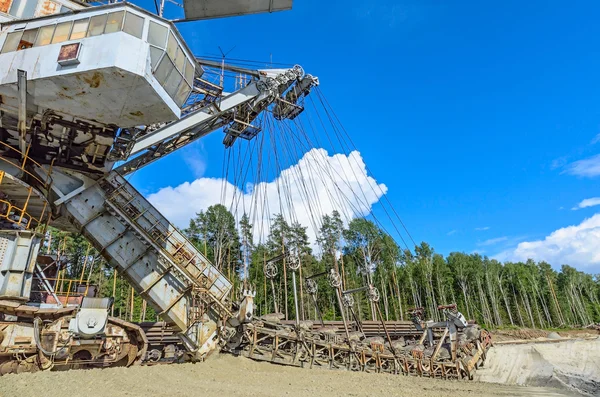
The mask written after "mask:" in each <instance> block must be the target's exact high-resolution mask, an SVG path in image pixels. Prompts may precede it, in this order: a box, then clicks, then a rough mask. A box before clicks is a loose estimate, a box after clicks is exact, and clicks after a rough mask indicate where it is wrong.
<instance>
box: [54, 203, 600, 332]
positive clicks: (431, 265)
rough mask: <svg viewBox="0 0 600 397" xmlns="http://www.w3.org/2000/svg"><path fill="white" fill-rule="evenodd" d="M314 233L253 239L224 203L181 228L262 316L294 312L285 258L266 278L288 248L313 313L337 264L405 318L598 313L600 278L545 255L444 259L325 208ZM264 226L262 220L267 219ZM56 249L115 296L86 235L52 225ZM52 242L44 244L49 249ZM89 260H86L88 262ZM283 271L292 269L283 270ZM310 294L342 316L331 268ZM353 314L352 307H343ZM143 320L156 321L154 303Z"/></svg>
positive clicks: (357, 308)
mask: <svg viewBox="0 0 600 397" xmlns="http://www.w3.org/2000/svg"><path fill="white" fill-rule="evenodd" d="M320 225H321V226H320V228H319V230H318V231H317V239H316V244H317V245H318V249H316V250H314V252H313V249H312V247H311V242H310V241H309V238H308V236H307V232H306V231H307V229H306V227H304V226H302V225H300V224H298V223H297V222H292V223H291V224H289V223H288V222H287V221H286V219H285V218H284V217H283V216H282V215H281V214H277V215H275V216H274V217H273V218H272V220H271V225H270V228H269V231H270V232H269V235H268V237H267V240H266V241H265V242H261V243H259V244H255V240H254V237H253V235H252V230H253V226H252V225H251V224H250V221H249V219H248V217H247V216H246V215H244V216H243V217H242V219H241V220H240V222H239V224H236V221H235V217H234V216H233V215H232V214H231V213H230V212H229V211H228V210H227V209H226V208H225V207H224V206H222V205H215V206H211V207H209V208H208V209H207V210H206V211H205V212H200V213H198V214H197V215H196V217H195V218H194V219H192V220H190V225H189V227H188V228H187V229H185V231H184V232H185V233H186V234H187V236H188V237H189V238H190V240H191V241H192V242H193V243H194V244H195V245H196V247H197V248H198V249H199V250H200V251H201V252H206V255H207V256H208V258H209V259H210V260H211V261H213V263H215V265H216V266H218V267H219V268H220V269H222V270H223V271H224V272H225V274H226V275H228V276H229V277H230V279H231V280H232V282H233V283H234V286H235V289H236V290H237V289H239V287H240V283H242V282H243V280H244V278H245V275H244V269H245V268H247V278H248V279H247V280H246V281H247V284H249V285H251V286H252V287H253V288H255V289H256V297H255V304H256V308H257V313H256V314H257V315H261V314H266V313H271V312H273V311H274V308H275V302H277V304H278V307H279V311H280V312H283V313H287V315H288V318H294V316H295V313H294V310H295V309H294V306H295V305H294V298H293V297H294V294H293V287H292V282H291V272H292V271H291V270H290V269H289V268H285V269H284V263H285V260H284V259H282V260H280V261H278V262H276V263H275V264H276V266H277V268H278V275H277V276H276V277H275V278H273V279H272V280H270V279H268V278H266V277H265V266H266V264H267V262H268V261H269V260H270V259H272V258H275V257H277V256H278V255H280V254H281V253H282V252H284V250H285V251H286V252H292V253H294V254H298V255H299V257H300V262H301V267H300V269H299V270H298V272H297V273H296V279H297V292H298V299H299V311H300V317H301V318H305V319H313V320H317V318H318V316H317V312H316V310H315V305H314V303H313V298H312V297H311V296H310V295H309V294H308V293H307V291H306V285H305V279H306V278H307V277H310V276H314V275H318V274H321V273H324V272H328V271H329V270H330V269H337V271H338V272H339V273H340V274H342V278H343V288H344V289H346V290H348V289H354V288H359V287H363V286H365V285H369V284H370V285H373V286H375V287H376V288H378V289H379V292H380V296H381V299H380V300H379V301H378V302H377V305H379V308H380V311H381V313H382V315H383V316H384V317H385V319H388V320H396V319H403V320H407V319H408V316H407V311H408V310H409V308H410V307H424V308H425V311H426V316H427V317H428V318H433V319H440V313H439V311H438V310H437V306H438V305H442V304H448V303H454V302H455V303H457V305H458V307H459V310H460V311H461V312H463V314H465V316H466V317H468V318H470V319H475V320H477V321H478V322H479V323H481V324H484V325H486V326H489V327H498V328H512V327H533V328H548V329H550V328H552V329H553V328H567V327H573V326H585V325H588V324H590V323H593V322H599V321H600V279H599V278H598V276H593V275H590V274H586V273H583V272H581V271H578V270H576V269H575V268H573V267H571V266H568V265H563V266H562V267H561V269H560V271H557V270H555V269H554V268H553V267H552V266H550V264H548V263H546V262H534V261H532V260H529V261H526V262H516V263H513V262H506V263H500V262H498V261H497V260H494V259H490V258H488V257H482V256H481V255H479V254H466V253H463V252H452V253H450V254H449V255H448V256H446V257H444V256H442V255H440V254H438V253H436V252H435V251H434V249H433V248H432V247H431V246H429V244H427V243H425V242H423V243H421V244H419V245H418V246H416V247H414V250H413V251H410V250H406V249H404V250H403V249H401V248H400V247H398V245H397V244H396V243H395V241H394V240H393V239H392V238H391V237H390V236H389V235H387V234H386V233H384V232H383V231H382V230H381V229H380V228H379V227H378V226H377V225H376V224H375V223H374V222H372V221H370V220H368V219H365V218H357V219H353V220H352V221H351V222H350V223H349V224H348V225H347V227H345V226H344V223H343V222H342V220H341V217H340V214H339V213H337V212H333V213H332V214H331V215H325V216H324V217H323V218H322V222H321V223H320ZM263 227H265V226H263ZM50 233H51V234H52V242H51V247H50V250H51V251H53V252H56V251H61V252H63V253H64V254H65V255H67V256H68V257H69V262H70V265H69V277H78V275H79V274H80V273H81V269H82V268H83V266H84V263H86V266H88V268H89V266H90V263H92V262H93V263H94V266H93V270H92V272H91V275H90V282H91V283H94V284H96V285H98V286H99V291H100V294H101V295H102V296H113V282H114V279H113V275H114V273H113V270H112V269H111V268H110V267H109V266H108V265H107V264H106V263H105V262H104V261H103V260H102V259H101V258H100V256H99V254H98V253H97V252H96V251H95V250H94V249H93V248H88V244H87V242H86V241H85V240H84V239H83V238H82V237H80V236H73V235H67V234H65V233H62V232H58V231H56V230H51V231H50ZM44 249H46V248H44ZM86 258H87V262H86ZM284 274H285V276H286V277H284ZM116 280H117V281H116V283H115V284H114V296H115V309H114V310H115V315H116V316H121V317H123V318H126V319H129V318H132V319H133V320H134V321H138V320H139V319H140V318H141V317H142V316H141V310H142V300H141V298H140V297H139V296H137V295H135V294H134V305H133V312H132V313H131V288H130V287H129V285H128V283H127V281H126V280H124V279H122V278H121V277H120V276H117V279H116ZM315 281H316V282H317V286H318V291H317V293H316V295H315V296H314V298H315V299H316V302H317V306H318V308H319V309H320V311H321V313H322V315H323V317H324V319H325V320H333V319H337V320H339V319H341V313H340V308H339V305H338V302H337V297H336V294H335V291H334V290H333V289H332V288H331V287H330V286H329V284H328V281H327V278H326V277H325V276H320V277H316V278H315ZM354 298H355V304H354V306H353V311H354V312H355V314H356V315H357V316H358V317H359V318H360V319H374V318H377V311H376V310H375V306H374V305H373V304H371V302H370V301H369V300H368V299H367V296H366V294H365V292H357V293H355V294H354ZM346 314H347V315H348V316H349V317H351V313H350V312H349V311H348V312H347V313H346ZM145 318H146V320H153V319H155V313H154V311H153V310H152V309H151V308H149V307H148V309H147V312H146V317H145Z"/></svg>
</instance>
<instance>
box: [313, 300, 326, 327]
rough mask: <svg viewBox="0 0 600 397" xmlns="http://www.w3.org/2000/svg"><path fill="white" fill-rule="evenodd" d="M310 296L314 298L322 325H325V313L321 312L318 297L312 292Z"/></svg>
mask: <svg viewBox="0 0 600 397" xmlns="http://www.w3.org/2000/svg"><path fill="white" fill-rule="evenodd" d="M310 297H311V298H312V300H313V303H314V304H315V310H316V311H317V315H318V316H319V321H321V325H322V326H323V327H324V326H325V321H323V314H321V309H319V305H318V304H317V297H316V296H315V294H310Z"/></svg>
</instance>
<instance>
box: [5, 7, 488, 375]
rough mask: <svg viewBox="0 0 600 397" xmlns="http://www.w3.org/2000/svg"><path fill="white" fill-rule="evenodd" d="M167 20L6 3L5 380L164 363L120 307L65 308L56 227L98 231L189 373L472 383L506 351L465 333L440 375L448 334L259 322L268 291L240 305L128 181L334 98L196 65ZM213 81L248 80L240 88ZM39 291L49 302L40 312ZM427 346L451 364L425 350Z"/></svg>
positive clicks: (263, 72) (281, 79) (129, 11)
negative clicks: (301, 371)
mask: <svg viewBox="0 0 600 397" xmlns="http://www.w3.org/2000/svg"><path fill="white" fill-rule="evenodd" d="M291 6H292V0H248V1H218V0H186V1H184V4H183V9H184V12H185V20H202V19H208V18H217V17H224V16H234V15H243V14H250V13H258V12H273V11H282V10H288V9H291ZM163 7H164V1H163V2H161V3H160V7H157V13H156V14H155V13H151V12H149V11H147V10H145V9H143V8H140V7H138V6H136V5H134V4H131V3H128V2H117V3H110V4H103V5H95V6H90V5H88V4H85V3H80V2H78V1H74V0H8V1H2V2H0V374H6V373H19V372H26V371H38V370H50V369H52V368H57V369H60V368H63V369H64V368H82V367H86V368H89V367H109V366H116V365H125V366H126V365H132V364H138V363H141V362H143V361H144V360H146V359H147V357H148V354H147V353H148V352H147V349H148V339H147V336H146V334H145V332H144V330H143V329H142V328H140V327H139V326H138V325H136V324H133V323H130V322H127V321H124V320H121V319H118V318H115V317H112V316H110V315H109V314H110V307H111V305H112V299H111V298H101V297H95V296H93V294H87V295H86V296H83V297H82V299H80V300H79V301H77V302H76V303H75V304H73V302H72V301H70V300H69V298H68V297H67V299H64V297H62V296H61V297H59V296H57V294H56V288H58V283H57V282H56V278H53V277H52V275H51V274H50V273H51V272H52V266H51V264H52V263H56V261H57V260H60V258H53V257H51V255H50V254H49V253H48V250H47V249H46V248H47V247H46V245H47V244H49V243H48V242H47V241H46V240H45V235H46V231H47V228H48V226H52V227H55V228H57V229H59V230H63V231H68V232H74V233H79V234H81V235H83V236H84V237H85V238H86V239H87V240H88V241H89V242H90V244H91V245H92V246H93V247H94V248H95V249H96V250H97V251H98V252H99V253H100V255H101V256H102V257H103V258H104V259H105V260H106V262H107V263H108V264H109V265H110V266H111V267H113V268H114V269H116V270H117V271H118V273H119V274H120V275H122V276H123V277H124V278H125V279H126V280H127V282H128V283H129V284H130V285H131V287H132V288H133V289H134V290H135V291H136V293H137V294H139V295H140V296H141V297H142V298H143V299H144V300H145V301H146V302H147V303H148V304H149V305H150V306H151V307H152V308H154V309H155V311H156V312H157V313H158V315H159V317H160V318H162V319H163V320H164V321H166V322H168V323H169V324H171V326H172V327H173V329H174V330H175V332H176V334H177V336H178V337H179V340H180V343H181V345H182V346H183V347H184V349H185V352H186V356H187V358H188V359H190V360H203V359H205V358H206V357H207V356H208V355H209V354H210V353H211V352H213V351H215V350H219V349H221V350H225V351H230V352H232V353H235V354H242V355H246V356H248V357H250V358H254V359H261V360H265V359H267V358H268V359H269V361H272V362H280V363H286V364H290V365H297V366H316V365H318V366H324V365H328V366H329V367H335V368H341V367H344V368H349V369H354V370H374V371H375V370H376V371H384V372H395V373H414V374H419V375H421V376H424V375H425V376H438V375H439V376H442V377H453V378H460V377H465V376H467V377H469V375H470V374H471V373H472V370H473V368H475V367H476V366H477V365H479V364H480V363H482V362H483V360H484V359H485V351H486V350H487V348H488V347H489V341H488V340H487V339H486V338H485V337H484V336H482V334H481V333H477V334H476V335H475V336H473V337H472V338H470V339H469V340H467V341H464V342H465V343H463V344H462V345H461V346H459V345H458V344H457V343H458V339H456V338H454V337H453V338H452V343H453V345H452V346H453V347H452V354H449V355H448V357H446V358H444V360H446V361H443V360H442V361H440V360H441V359H439V358H438V356H440V355H439V351H440V349H442V348H443V346H445V344H446V342H445V338H446V335H447V334H448V332H447V331H444V327H448V325H447V324H446V325H444V324H436V327H437V328H433V331H430V332H429V333H428V334H427V335H428V337H427V338H423V340H422V341H420V345H417V344H415V345H414V346H413V347H415V348H404V346H402V347H403V349H404V350H402V351H406V352H408V353H406V354H404V353H402V354H400V350H398V349H396V348H395V347H394V346H396V345H394V343H393V342H392V341H391V340H389V341H388V342H389V343H387V344H386V343H380V341H379V342H378V341H367V340H366V339H365V338H364V336H356V335H349V332H347V335H346V336H340V335H338V334H331V333H328V332H325V331H323V332H321V331H318V330H314V329H312V328H311V327H309V326H307V325H306V324H300V322H297V324H295V325H292V326H288V325H282V324H279V322H278V321H277V320H276V319H274V320H273V319H271V320H269V319H264V318H262V319H255V318H253V304H252V298H253V293H252V291H243V294H242V295H243V296H242V297H241V300H240V301H238V302H232V301H231V300H230V297H231V296H232V294H231V293H230V292H231V289H232V284H231V282H230V281H229V280H228V279H227V278H226V277H225V276H224V274H222V273H221V272H220V271H219V269H217V268H216V267H215V266H213V265H212V264H211V263H210V261H209V260H208V259H207V258H206V257H205V256H204V255H203V254H202V253H201V252H199V251H198V250H197V249H196V248H195V247H194V245H193V244H192V243H191V242H190V241H188V240H187V239H186V237H185V236H184V234H183V233H182V232H181V231H179V230H178V229H177V228H176V227H175V226H174V225H172V224H171V223H170V222H169V221H168V220H167V219H166V218H165V217H164V216H163V215H162V214H161V213H160V212H159V211H158V210H157V209H156V208H155V207H153V206H152V205H151V204H150V203H149V202H148V200H147V199H146V198H144V196H143V195H142V194H141V193H140V192H138V191H137V190H136V189H135V188H134V187H133V186H132V185H131V184H130V183H129V182H128V181H127V180H126V178H125V177H126V176H127V175H128V174H131V173H132V172H134V171H136V170H139V169H141V168H143V167H144V166H146V165H148V164H150V163H152V162H154V161H156V160H159V159H161V158H163V157H164V156H166V155H168V154H170V153H172V152H174V151H176V150H179V149H181V148H183V147H185V146H187V145H189V144H191V143H193V142H195V141H197V140H198V139H200V138H202V137H204V136H206V135H207V134H209V133H211V132H214V131H217V130H222V131H223V134H224V139H223V144H224V145H225V147H231V146H232V145H234V144H235V142H236V141H237V140H239V139H243V140H251V139H253V138H254V137H255V136H256V135H257V134H259V133H260V131H261V128H260V126H257V125H255V124H256V120H257V119H258V118H259V117H260V116H261V114H263V113H264V112H271V113H273V115H274V116H275V118H276V119H277V120H279V121H281V122H285V120H291V119H294V118H295V117H297V116H299V115H300V114H301V113H302V111H303V110H304V107H303V100H304V98H305V97H306V96H307V95H309V94H310V92H311V89H312V88H313V87H315V86H317V85H318V84H319V80H318V79H317V78H316V77H314V76H312V75H310V74H306V73H305V72H304V70H303V69H302V67H300V66H294V67H292V68H287V69H257V70H255V69H249V68H240V67H237V66H232V65H227V64H225V63H219V62H214V61H209V60H203V59H200V58H197V57H195V56H194V54H193V53H192V51H191V50H190V48H189V47H188V45H187V44H186V42H185V41H184V39H183V38H182V36H181V35H180V34H179V32H178V30H177V28H176V26H175V24H174V22H173V21H171V20H168V19H166V18H164V17H163V16H162V15H163ZM209 68H217V69H220V70H221V72H222V73H224V72H225V71H227V72H234V73H238V74H243V75H244V76H247V77H248V79H244V82H243V83H240V84H239V85H237V86H236V87H235V89H229V88H228V87H225V86H224V84H222V81H221V82H220V83H219V82H215V81H213V80H211V79H210V78H209V76H207V70H208V69H209ZM288 263H294V261H293V260H289V261H288ZM34 281H35V283H36V284H40V285H41V286H42V288H43V289H44V291H45V292H44V294H43V296H44V299H41V300H40V299H37V301H35V302H34V300H32V285H33V284H34ZM448 324H450V325H449V327H450V329H452V330H454V331H456V326H455V325H454V322H452V321H450V320H449V322H448ZM459 325H462V328H468V327H469V325H468V324H466V323H461V324H459ZM440 327H441V328H440ZM440 329H441V331H440ZM440 333H441V334H443V337H442V338H441V339H440V338H438V340H437V341H435V340H434V336H433V335H434V334H435V335H439V334H440ZM472 334H475V333H472ZM453 335H454V334H453ZM396 342H397V341H396ZM417 342H418V341H417ZM427 344H429V345H430V346H434V349H435V352H436V354H435V355H433V354H430V355H429V357H426V355H424V354H423V351H422V350H418V349H417V348H416V347H417V346H424V345H427ZM408 345H410V343H408V342H407V343H406V346H408ZM438 345H439V348H437V346H438ZM332 346H335V348H333V347H332ZM461 349H462V350H461ZM440 363H441V365H440Z"/></svg>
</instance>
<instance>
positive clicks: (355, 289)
mask: <svg viewBox="0 0 600 397" xmlns="http://www.w3.org/2000/svg"><path fill="white" fill-rule="evenodd" d="M368 289H369V286H368V285H365V286H364V287H358V288H354V289H349V290H346V291H342V294H344V295H348V294H353V293H355V292H362V291H366V290H368Z"/></svg>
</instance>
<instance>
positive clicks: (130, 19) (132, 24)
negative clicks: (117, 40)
mask: <svg viewBox="0 0 600 397" xmlns="http://www.w3.org/2000/svg"><path fill="white" fill-rule="evenodd" d="M143 29H144V18H142V17H140V16H138V15H135V14H132V13H130V12H128V13H127V14H125V23H123V32H125V33H129V34H130V35H132V36H135V37H137V38H138V39H141V38H142V31H143Z"/></svg>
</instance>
